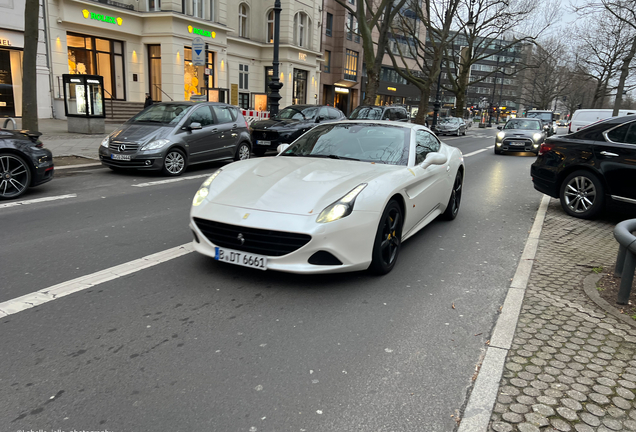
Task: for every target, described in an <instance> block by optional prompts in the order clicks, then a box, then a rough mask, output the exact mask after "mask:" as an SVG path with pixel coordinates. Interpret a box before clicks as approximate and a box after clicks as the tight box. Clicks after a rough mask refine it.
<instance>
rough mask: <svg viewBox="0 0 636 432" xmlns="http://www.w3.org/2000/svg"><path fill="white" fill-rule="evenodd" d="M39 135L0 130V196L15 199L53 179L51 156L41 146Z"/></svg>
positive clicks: (37, 133) (0, 197) (36, 133)
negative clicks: (32, 187)
mask: <svg viewBox="0 0 636 432" xmlns="http://www.w3.org/2000/svg"><path fill="white" fill-rule="evenodd" d="M40 135H41V134H40V133H39V132H29V131H14V130H7V129H0V199H9V198H17V197H19V196H20V195H22V194H23V193H24V192H25V191H26V190H27V188H28V187H29V186H37V185H40V184H42V183H46V182H47V181H49V180H51V179H52V178H53V155H52V154H51V152H50V151H49V150H47V149H45V148H43V147H42V142H41V141H40Z"/></svg>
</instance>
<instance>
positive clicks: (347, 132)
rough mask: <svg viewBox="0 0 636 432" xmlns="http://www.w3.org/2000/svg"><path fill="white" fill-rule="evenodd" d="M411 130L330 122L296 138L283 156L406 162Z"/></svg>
mask: <svg viewBox="0 0 636 432" xmlns="http://www.w3.org/2000/svg"><path fill="white" fill-rule="evenodd" d="M410 132H411V129H409V128H405V127H398V126H388V125H366V124H365V125H362V124H346V123H345V124H342V123H338V124H329V125H323V126H318V127H315V128H313V129H312V130H310V131H309V132H307V133H305V134H304V135H303V136H301V137H300V138H298V140H296V142H295V143H294V144H293V145H292V146H291V147H289V148H288V149H287V150H285V151H284V152H283V153H282V156H304V157H324V158H332V159H348V160H359V161H365V162H377V163H383V164H389V165H407V164H408V160H409V145H410V137H411V134H410Z"/></svg>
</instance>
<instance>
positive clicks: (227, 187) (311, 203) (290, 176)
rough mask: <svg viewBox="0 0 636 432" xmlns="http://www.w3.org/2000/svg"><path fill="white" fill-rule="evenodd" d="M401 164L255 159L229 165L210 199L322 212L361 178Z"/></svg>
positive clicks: (274, 209)
mask: <svg viewBox="0 0 636 432" xmlns="http://www.w3.org/2000/svg"><path fill="white" fill-rule="evenodd" d="M396 168H397V167H395V166H392V165H383V164H372V163H369V162H357V161H344V160H334V159H321V158H311V157H289V156H284V157H274V158H259V159H250V160H247V161H243V162H238V163H234V164H231V165H228V166H226V167H224V168H223V171H222V172H221V174H220V175H219V176H218V177H217V178H216V179H215V180H214V182H213V183H212V185H211V188H210V194H209V195H208V199H209V201H211V202H214V203H216V204H222V205H227V206H233V207H242V208H248V209H253V210H262V211H271V212H277V213H289V214H297V215H313V214H315V215H318V214H319V213H320V212H321V211H322V210H323V209H324V208H325V207H326V206H328V205H329V204H331V203H333V202H334V201H336V200H338V199H340V198H342V197H343V196H344V195H345V194H346V193H347V192H349V191H350V190H351V189H353V188H354V187H356V186H358V185H359V184H360V183H367V182H369V181H371V180H373V179H375V178H377V177H379V176H381V175H383V174H385V173H388V172H390V171H393V170H395V169H396ZM362 193H363V194H364V191H363V192H362Z"/></svg>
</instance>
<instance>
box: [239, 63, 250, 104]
mask: <svg viewBox="0 0 636 432" xmlns="http://www.w3.org/2000/svg"><path fill="white" fill-rule="evenodd" d="M249 72H250V70H249V66H248V65H244V64H239V89H241V90H249V88H250V86H249ZM248 103H249V102H248Z"/></svg>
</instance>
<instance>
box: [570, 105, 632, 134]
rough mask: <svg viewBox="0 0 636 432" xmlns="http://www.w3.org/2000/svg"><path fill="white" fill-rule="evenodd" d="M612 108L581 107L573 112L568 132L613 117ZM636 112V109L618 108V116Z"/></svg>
mask: <svg viewBox="0 0 636 432" xmlns="http://www.w3.org/2000/svg"><path fill="white" fill-rule="evenodd" d="M613 111H614V110H612V109H579V110H576V111H574V114H572V120H571V121H570V127H569V129H568V133H572V132H576V131H577V130H579V129H582V128H584V127H585V126H589V125H591V124H592V123H596V122H598V121H601V120H605V119H608V118H610V117H612V112H613ZM631 114H636V110H618V117H622V116H626V115H631Z"/></svg>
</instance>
